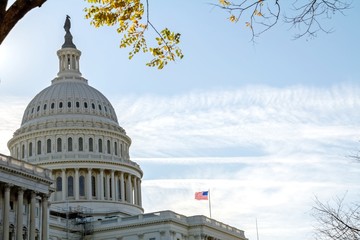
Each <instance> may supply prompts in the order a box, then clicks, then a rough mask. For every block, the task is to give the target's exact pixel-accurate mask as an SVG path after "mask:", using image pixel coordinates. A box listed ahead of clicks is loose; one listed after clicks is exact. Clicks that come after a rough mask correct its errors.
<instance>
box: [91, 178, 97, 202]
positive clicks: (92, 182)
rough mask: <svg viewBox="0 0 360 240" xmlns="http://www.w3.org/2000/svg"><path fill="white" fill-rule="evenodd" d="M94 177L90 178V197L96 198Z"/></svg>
mask: <svg viewBox="0 0 360 240" xmlns="http://www.w3.org/2000/svg"><path fill="white" fill-rule="evenodd" d="M95 180H96V179H95V176H91V191H92V196H93V197H95V196H96V181H95Z"/></svg>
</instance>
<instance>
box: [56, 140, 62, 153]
mask: <svg viewBox="0 0 360 240" xmlns="http://www.w3.org/2000/svg"><path fill="white" fill-rule="evenodd" d="M61 145H62V141H61V138H58V139H57V143H56V151H57V152H61Z"/></svg>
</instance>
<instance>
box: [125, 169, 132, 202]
mask: <svg viewBox="0 0 360 240" xmlns="http://www.w3.org/2000/svg"><path fill="white" fill-rule="evenodd" d="M126 190H127V196H128V202H129V203H133V194H132V184H131V175H130V174H128V179H127V189H126Z"/></svg>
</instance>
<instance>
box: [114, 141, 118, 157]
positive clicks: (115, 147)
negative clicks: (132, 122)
mask: <svg viewBox="0 0 360 240" xmlns="http://www.w3.org/2000/svg"><path fill="white" fill-rule="evenodd" d="M114 151H115V155H116V156H117V155H118V145H117V142H114Z"/></svg>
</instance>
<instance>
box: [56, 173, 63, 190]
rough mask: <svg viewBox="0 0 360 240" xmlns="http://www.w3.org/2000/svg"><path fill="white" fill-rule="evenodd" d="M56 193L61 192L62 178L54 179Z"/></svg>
mask: <svg viewBox="0 0 360 240" xmlns="http://www.w3.org/2000/svg"><path fill="white" fill-rule="evenodd" d="M56 191H57V192H60V191H62V178H61V177H60V176H59V177H57V178H56Z"/></svg>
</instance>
